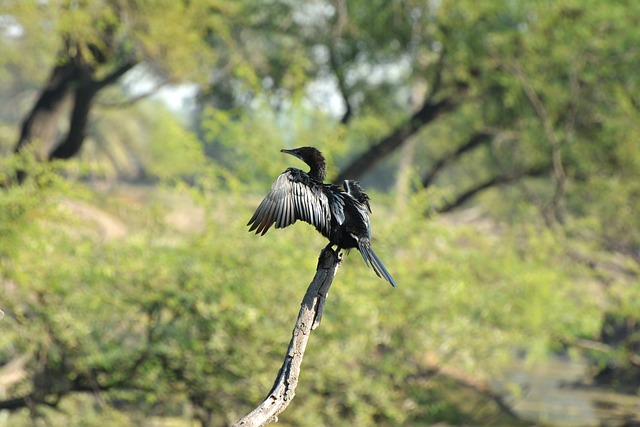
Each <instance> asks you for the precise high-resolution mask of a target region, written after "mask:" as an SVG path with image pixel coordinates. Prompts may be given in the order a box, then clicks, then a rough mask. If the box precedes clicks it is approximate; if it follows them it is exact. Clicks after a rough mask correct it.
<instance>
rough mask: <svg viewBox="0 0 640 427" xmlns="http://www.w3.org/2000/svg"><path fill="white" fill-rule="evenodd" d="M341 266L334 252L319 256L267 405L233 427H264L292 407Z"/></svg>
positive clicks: (263, 403) (330, 251)
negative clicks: (306, 356)
mask: <svg viewBox="0 0 640 427" xmlns="http://www.w3.org/2000/svg"><path fill="white" fill-rule="evenodd" d="M341 262H342V257H341V256H340V255H338V254H337V253H336V252H335V251H333V250H332V249H328V248H325V249H323V250H322V252H321V253H320V257H319V259H318V267H317V268H316V275H315V277H314V278H313V281H312V282H311V284H310V285H309V287H308V288H307V292H306V294H305V295H304V298H303V299H302V304H301V307H300V312H299V313H298V319H297V321H296V325H295V327H294V328H293V335H292V337H291V341H290V342H289V349H288V350H287V354H286V355H285V357H284V362H283V363H282V367H281V368H280V370H279V371H278V375H277V377H276V381H275V383H274V384H273V387H272V388H271V391H270V392H269V394H268V395H267V397H266V398H265V399H264V401H263V402H262V403H261V404H260V405H258V407H256V408H255V409H254V410H252V411H251V412H249V413H248V414H247V415H245V416H244V417H243V418H242V419H240V420H239V421H238V422H236V423H235V424H234V425H233V426H234V427H246V426H252V427H253V426H264V425H267V424H269V423H270V422H275V421H277V420H278V414H280V413H281V412H282V411H284V410H285V409H286V408H287V406H289V403H291V400H292V399H293V397H294V395H295V390H296V386H297V385H298V378H299V376H300V368H301V365H302V357H303V356H304V351H305V349H306V347H307V342H308V341H309V336H310V335H311V331H312V330H314V329H315V328H317V327H318V326H319V325H320V320H321V318H322V312H323V308H324V302H325V299H326V297H327V293H328V292H329V288H330V287H331V283H332V282H333V278H334V276H335V275H336V273H337V271H338V267H339V266H340V263H341Z"/></svg>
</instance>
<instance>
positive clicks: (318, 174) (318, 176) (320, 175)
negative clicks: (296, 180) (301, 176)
mask: <svg viewBox="0 0 640 427" xmlns="http://www.w3.org/2000/svg"><path fill="white" fill-rule="evenodd" d="M309 166H311V170H310V171H309V176H310V177H311V178H313V179H315V180H316V181H320V182H324V179H325V178H326V177H327V166H326V165H325V164H324V163H321V164H318V163H314V164H311V165H309Z"/></svg>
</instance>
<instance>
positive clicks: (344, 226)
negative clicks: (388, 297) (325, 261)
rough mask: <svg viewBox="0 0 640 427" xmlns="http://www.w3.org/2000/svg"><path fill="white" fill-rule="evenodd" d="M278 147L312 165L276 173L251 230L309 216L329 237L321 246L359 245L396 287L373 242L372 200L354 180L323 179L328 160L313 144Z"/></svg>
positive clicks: (261, 230) (369, 263)
mask: <svg viewBox="0 0 640 427" xmlns="http://www.w3.org/2000/svg"><path fill="white" fill-rule="evenodd" d="M280 151H281V152H282V153H286V154H290V155H292V156H294V157H297V158H298V159H300V160H302V161H303V162H305V163H306V164H307V165H308V166H309V168H310V169H309V171H308V172H305V171H303V170H300V169H297V168H293V167H290V168H287V170H285V171H284V172H282V173H281V174H280V175H279V176H278V177H277V178H276V179H275V181H274V182H273V184H272V185H271V189H270V190H269V192H268V193H267V195H266V196H265V198H264V199H263V200H262V202H261V203H260V205H258V208H257V209H256V211H255V213H254V214H253V216H252V217H251V219H250V220H249V222H248V223H247V226H250V228H249V232H253V231H255V234H259V235H264V234H265V233H266V232H267V231H268V230H269V229H270V228H271V226H272V225H274V224H275V228H285V227H288V226H290V225H292V224H293V223H295V222H296V221H298V220H300V221H304V222H307V223H309V224H311V225H312V226H314V227H315V228H316V230H317V231H318V232H319V233H320V234H322V235H323V236H324V237H326V238H327V239H329V244H328V245H327V246H326V248H325V249H328V248H333V246H336V247H337V251H338V252H340V251H341V250H342V249H346V250H347V251H348V250H349V249H352V248H356V249H358V251H360V254H362V258H363V259H364V261H365V263H366V264H367V266H368V267H370V268H372V269H373V271H374V272H375V274H376V275H377V276H378V277H380V278H383V279H385V280H386V281H388V282H389V283H390V284H391V285H392V286H393V287H394V288H395V287H396V282H395V280H393V277H391V274H389V271H388V270H387V269H386V267H385V266H384V264H383V263H382V261H380V258H378V256H377V255H376V253H375V252H374V251H373V249H372V248H371V223H370V220H369V214H370V213H371V205H370V202H369V196H368V195H367V193H365V191H364V189H363V188H362V187H361V186H360V184H359V183H358V182H357V181H354V180H345V181H343V182H342V185H334V184H326V183H325V182H324V180H325V178H326V177H327V162H326V160H325V158H324V156H323V155H322V153H321V152H320V150H318V149H317V148H315V147H299V148H294V149H282V150H280Z"/></svg>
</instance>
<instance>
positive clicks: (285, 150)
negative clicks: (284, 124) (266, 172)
mask: <svg viewBox="0 0 640 427" xmlns="http://www.w3.org/2000/svg"><path fill="white" fill-rule="evenodd" d="M280 152H281V153H287V154H291V155H292V156H294V157H297V158H300V155H299V154H298V152H297V151H296V150H287V149H286V148H283V149H282V150H280Z"/></svg>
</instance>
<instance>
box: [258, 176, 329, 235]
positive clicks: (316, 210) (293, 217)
mask: <svg viewBox="0 0 640 427" xmlns="http://www.w3.org/2000/svg"><path fill="white" fill-rule="evenodd" d="M297 220H301V221H305V222H308V223H309V224H311V225H313V226H314V227H315V228H316V229H317V230H318V231H319V232H320V233H322V234H323V235H324V236H329V234H330V227H331V208H330V207H329V200H328V199H327V196H326V194H325V192H324V191H323V186H322V184H320V183H317V182H315V181H313V180H311V179H310V178H309V176H308V175H307V174H306V173H304V172H302V171H300V170H298V169H293V168H289V169H287V170H286V171H285V172H283V173H282V174H280V176H278V178H276V180H275V181H274V182H273V185H271V190H269V193H267V196H266V197H265V198H264V200H263V201H262V202H261V203H260V205H259V206H258V209H256V212H255V213H254V214H253V216H252V217H251V219H250V220H249V223H248V224H247V225H250V226H251V228H249V231H253V230H255V231H256V234H263V235H264V234H265V233H266V232H267V231H268V230H269V228H271V226H272V225H273V224H275V225H276V228H284V227H287V226H289V225H291V224H293V223H294V222H296V221H297Z"/></svg>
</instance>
